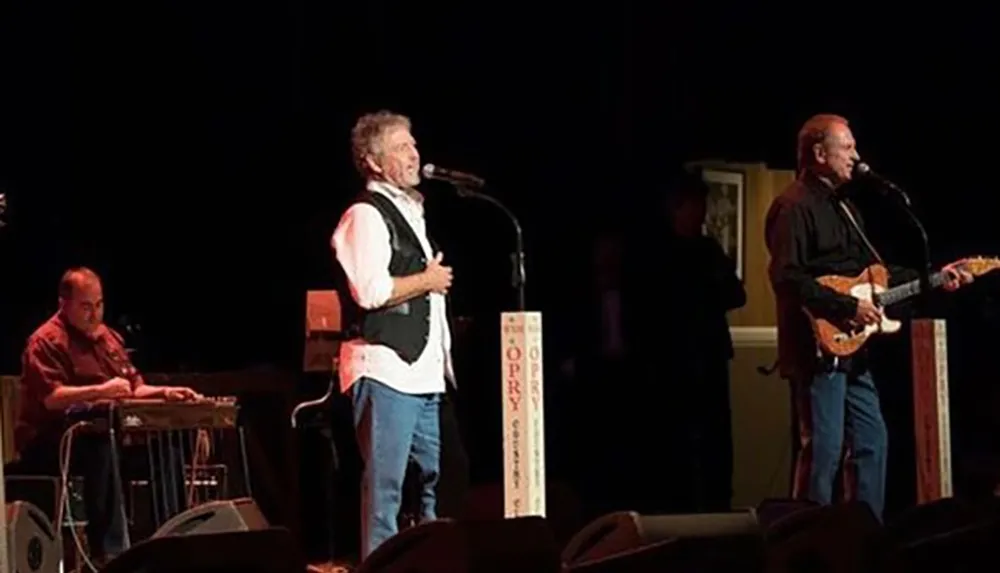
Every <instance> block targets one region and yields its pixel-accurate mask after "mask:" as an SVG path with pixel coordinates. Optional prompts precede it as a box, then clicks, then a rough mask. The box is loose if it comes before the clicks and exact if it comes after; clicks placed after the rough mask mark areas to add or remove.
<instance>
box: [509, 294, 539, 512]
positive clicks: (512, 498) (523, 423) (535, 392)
mask: <svg viewBox="0 0 1000 573" xmlns="http://www.w3.org/2000/svg"><path fill="white" fill-rule="evenodd" d="M500 347H501V352H502V353H503V356H502V359H501V365H502V371H503V373H502V387H503V390H502V399H503V457H504V459H503V476H504V479H503V482H504V517H507V518H514V517H522V516H529V515H535V516H541V517H545V416H544V410H545V400H544V395H543V391H542V387H543V384H542V313H540V312H505V313H503V314H502V315H501V316H500Z"/></svg>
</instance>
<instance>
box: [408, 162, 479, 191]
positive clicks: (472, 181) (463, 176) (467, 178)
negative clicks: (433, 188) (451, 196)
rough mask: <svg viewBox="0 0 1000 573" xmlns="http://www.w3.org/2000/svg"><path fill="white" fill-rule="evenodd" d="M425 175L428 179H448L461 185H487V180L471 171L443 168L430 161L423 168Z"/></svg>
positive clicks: (477, 186)
mask: <svg viewBox="0 0 1000 573" xmlns="http://www.w3.org/2000/svg"><path fill="white" fill-rule="evenodd" d="M421 172H422V173H423V175H424V177H426V178H427V179H437V180H438V181H447V182H448V183H451V184H453V185H457V186H459V187H466V188H468V187H474V188H479V187H485V186H486V181H484V180H483V179H482V178H480V177H476V176H475V175H472V174H471V173H463V172H461V171H453V170H451V169H442V168H441V167H438V166H437V165H434V164H433V163H428V164H426V165H424V168H423V169H422V170H421Z"/></svg>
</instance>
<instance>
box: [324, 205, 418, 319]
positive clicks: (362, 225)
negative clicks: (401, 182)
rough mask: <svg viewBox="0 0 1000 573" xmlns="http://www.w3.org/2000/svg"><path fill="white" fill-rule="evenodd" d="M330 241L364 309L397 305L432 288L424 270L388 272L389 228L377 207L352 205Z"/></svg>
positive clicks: (352, 289)
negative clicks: (404, 273) (400, 274)
mask: <svg viewBox="0 0 1000 573" xmlns="http://www.w3.org/2000/svg"><path fill="white" fill-rule="evenodd" d="M330 243H331V246H332V247H333V250H334V254H335V255H336V257H337V262H338V263H340V266H341V268H343V269H344V274H345V275H346V276H347V283H348V286H349V288H350V291H351V296H352V297H353V298H354V301H355V302H357V303H358V306H360V307H361V308H364V309H366V310H372V309H376V308H381V307H385V306H394V305H397V304H400V303H402V302H404V301H407V300H409V299H411V298H415V297H418V296H421V295H423V294H425V293H427V292H428V291H430V287H429V285H428V280H427V275H426V274H425V273H423V272H420V273H415V274H412V275H409V276H405V277H393V276H390V275H389V261H390V260H391V259H392V246H391V245H390V237H389V229H388V228H387V227H386V225H385V221H384V220H383V219H382V215H381V214H380V213H379V212H378V209H376V208H375V207H373V206H371V205H368V204H367V203H357V204H355V205H352V206H351V207H350V208H349V209H348V210H347V212H346V213H344V216H343V217H342V218H341V220H340V224H338V225H337V229H336V230H335V231H334V232H333V238H332V239H331V241H330Z"/></svg>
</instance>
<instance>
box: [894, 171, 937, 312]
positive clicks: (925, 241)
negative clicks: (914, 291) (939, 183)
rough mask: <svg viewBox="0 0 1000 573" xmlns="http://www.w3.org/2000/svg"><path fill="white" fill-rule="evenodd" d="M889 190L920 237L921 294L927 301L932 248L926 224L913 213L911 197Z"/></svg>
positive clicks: (904, 193) (899, 191) (903, 192)
mask: <svg viewBox="0 0 1000 573" xmlns="http://www.w3.org/2000/svg"><path fill="white" fill-rule="evenodd" d="M889 189H891V190H892V192H894V193H895V197H896V199H897V201H898V202H899V205H900V207H902V209H903V212H904V213H906V216H907V218H908V219H909V220H910V222H911V223H912V224H913V226H914V228H916V230H917V234H918V235H919V236H920V243H921V245H920V246H921V255H922V257H923V260H922V261H921V263H922V264H921V265H920V269H918V270H919V272H920V277H919V280H920V294H921V296H922V297H924V298H925V299H926V298H927V297H929V296H930V293H931V246H930V239H929V238H928V237H927V229H925V228H924V224H923V223H922V222H921V221H920V217H917V214H916V213H915V212H914V211H913V205H912V204H911V203H910V196H909V195H907V194H906V192H905V191H903V190H902V189H900V188H899V187H896V186H895V185H893V186H890V187H889Z"/></svg>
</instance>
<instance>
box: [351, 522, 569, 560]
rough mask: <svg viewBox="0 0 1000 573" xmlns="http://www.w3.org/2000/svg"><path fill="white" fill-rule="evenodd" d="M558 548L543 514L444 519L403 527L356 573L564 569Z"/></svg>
mask: <svg viewBox="0 0 1000 573" xmlns="http://www.w3.org/2000/svg"><path fill="white" fill-rule="evenodd" d="M560 570H561V568H560V563H559V549H558V547H557V546H556V543H555V539H554V537H553V535H552V531H551V530H550V529H549V526H548V524H547V523H546V521H545V519H543V518H541V517H519V518H515V519H497V520H483V521H472V520H468V521H464V520H463V521H455V520H449V519H443V520H438V521H433V522H430V523H426V524H423V525H418V526H417V527H413V528H410V529H406V530H403V531H401V532H400V533H399V534H397V535H396V536H394V537H393V538H392V539H389V540H388V541H386V542H385V543H383V544H382V545H381V546H379V547H378V549H376V550H375V551H374V552H372V554H371V555H369V556H368V558H367V559H365V560H364V561H363V562H362V563H361V565H360V566H358V568H357V569H356V570H355V573H425V572H426V573H431V572H434V573H467V572H475V573H501V572H502V573H507V572H509V571H518V572H519V573H559V572H560Z"/></svg>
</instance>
